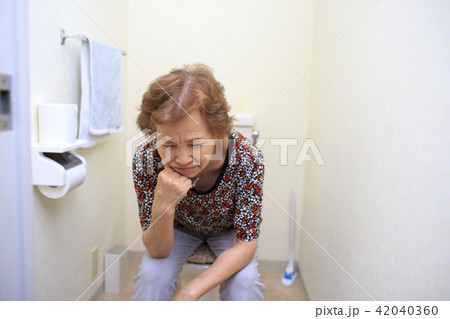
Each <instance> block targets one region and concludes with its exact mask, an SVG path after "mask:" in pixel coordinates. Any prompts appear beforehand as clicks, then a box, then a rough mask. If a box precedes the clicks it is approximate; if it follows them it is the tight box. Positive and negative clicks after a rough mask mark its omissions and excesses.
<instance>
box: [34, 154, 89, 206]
mask: <svg viewBox="0 0 450 319" xmlns="http://www.w3.org/2000/svg"><path fill="white" fill-rule="evenodd" d="M86 173H87V169H86V165H85V163H84V162H83V164H80V165H77V166H75V167H72V168H70V169H68V170H67V171H66V176H65V180H66V183H65V184H64V185H63V186H46V185H40V186H38V187H39V190H40V191H41V193H42V194H44V195H45V196H47V197H49V198H61V197H63V196H64V195H66V194H67V192H69V191H71V190H73V189H74V188H76V187H78V186H80V185H81V184H82V183H83V181H84V179H85V178H86Z"/></svg>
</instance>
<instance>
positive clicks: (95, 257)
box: [91, 246, 98, 279]
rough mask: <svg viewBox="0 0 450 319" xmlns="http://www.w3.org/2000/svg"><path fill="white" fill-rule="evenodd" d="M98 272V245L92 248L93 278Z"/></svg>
mask: <svg viewBox="0 0 450 319" xmlns="http://www.w3.org/2000/svg"><path fill="white" fill-rule="evenodd" d="M97 273H98V246H95V247H94V248H92V249H91V279H94V278H95V276H97Z"/></svg>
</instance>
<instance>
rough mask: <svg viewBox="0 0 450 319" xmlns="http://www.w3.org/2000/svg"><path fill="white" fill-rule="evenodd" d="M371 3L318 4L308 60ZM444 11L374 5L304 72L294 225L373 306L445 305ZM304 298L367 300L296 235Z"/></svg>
mask: <svg viewBox="0 0 450 319" xmlns="http://www.w3.org/2000/svg"><path fill="white" fill-rule="evenodd" d="M371 3H373V1H358V2H356V1H350V0H345V1H328V0H327V1H323V0H319V1H317V2H316V13H315V29H314V57H317V56H318V55H319V54H321V52H322V51H323V50H325V49H326V47H328V46H329V45H330V44H331V43H332V42H333V41H334V40H335V39H337V37H338V36H339V35H340V34H341V33H342V32H343V31H344V30H345V29H346V28H347V27H348V26H349V25H350V24H351V23H352V22H353V21H354V20H355V19H356V18H357V17H358V16H359V14H360V13H361V12H363V11H364V10H365V8H367V7H369V5H370V4H371ZM449 13H450V3H449V2H448V1H445V0H442V1H440V0H435V1H419V0H415V1H408V2H404V1H379V2H378V3H377V4H376V5H375V6H374V7H373V8H372V9H371V10H370V11H368V12H367V14H366V15H365V16H363V17H362V18H361V19H360V20H359V22H358V23H357V24H355V25H354V26H353V28H351V29H350V30H349V31H348V32H347V33H346V34H345V35H344V36H343V37H342V38H341V39H340V40H339V41H338V42H337V43H336V45H334V46H333V48H332V49H330V50H329V51H328V52H327V53H326V54H325V55H324V56H323V57H322V58H321V59H320V61H318V62H317V63H316V64H315V66H314V70H313V82H312V103H311V108H310V115H309V129H308V135H309V136H311V137H314V139H315V141H316V143H317V145H318V147H319V149H320V151H321V152H322V155H323V156H324V158H325V161H326V166H324V167H319V166H317V165H307V167H306V168H307V174H306V180H305V192H304V199H305V200H304V205H303V213H304V214H303V216H302V224H303V225H304V227H305V228H306V229H307V230H308V231H309V233H310V234H311V235H312V236H313V237H314V238H315V239H316V240H317V242H319V243H320V244H321V245H322V246H323V247H324V248H325V250H326V251H327V252H329V254H330V255H332V256H333V258H335V259H336V261H338V262H339V263H340V265H341V266H342V267H343V268H344V269H345V270H346V271H347V272H348V273H349V274H350V275H351V276H352V277H353V278H354V279H355V281H356V282H358V283H359V284H360V285H361V287H363V288H364V289H365V290H366V291H367V292H368V293H369V294H370V295H371V296H372V297H373V298H374V299H376V300H449V298H450V290H449V288H448V287H450V273H449V265H450V250H449V249H448V247H449V244H450V211H449V207H450V160H449V159H450V143H449V136H450V126H449V123H450V108H449V106H450V96H449V91H448V88H449V84H450V60H449V58H448V57H449V56H450V24H449V23H448V22H449V19H448V17H449ZM300 244H301V247H300V248H299V250H298V251H299V254H300V258H299V260H300V264H301V271H302V276H303V279H304V281H305V284H306V288H307V290H308V293H309V296H310V298H311V299H313V300H367V299H370V298H371V297H370V296H369V295H368V294H367V293H365V292H364V291H363V289H362V288H361V287H359V286H358V284H356V283H355V281H353V280H352V279H350V277H349V276H348V275H347V274H346V273H345V272H344V271H343V270H342V269H341V268H340V267H339V266H338V265H337V264H336V263H335V262H334V261H333V260H332V259H331V258H330V257H329V256H328V255H327V254H326V253H325V252H324V251H322V250H321V249H320V248H319V247H318V245H317V244H316V243H315V242H313V240H312V239H311V238H309V237H308V236H306V235H304V234H302V237H301V239H300Z"/></svg>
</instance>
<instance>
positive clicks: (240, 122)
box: [230, 112, 255, 140]
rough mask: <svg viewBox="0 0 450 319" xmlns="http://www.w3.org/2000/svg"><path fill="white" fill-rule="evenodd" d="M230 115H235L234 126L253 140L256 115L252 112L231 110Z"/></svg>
mask: <svg viewBox="0 0 450 319" xmlns="http://www.w3.org/2000/svg"><path fill="white" fill-rule="evenodd" d="M230 115H233V116H234V119H235V121H234V124H233V128H234V129H235V130H236V131H238V132H239V133H241V134H242V135H244V136H245V137H247V138H249V139H250V140H252V131H253V126H252V125H253V122H254V121H255V117H254V116H253V115H251V114H246V113H235V112H231V113H230Z"/></svg>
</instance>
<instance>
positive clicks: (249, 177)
mask: <svg viewBox="0 0 450 319" xmlns="http://www.w3.org/2000/svg"><path fill="white" fill-rule="evenodd" d="M260 158H261V159H262V155H260ZM247 163H248V164H247V165H246V166H245V167H244V168H243V169H242V171H241V172H240V175H241V176H240V177H241V183H240V189H239V192H238V194H237V201H236V215H235V218H234V228H235V231H236V237H237V238H238V239H239V240H242V241H252V240H255V239H256V238H258V237H259V233H260V224H261V221H262V218H261V208H262V199H263V182H264V165H263V163H262V160H261V161H260V160H255V159H254V160H253V161H252V162H247Z"/></svg>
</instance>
